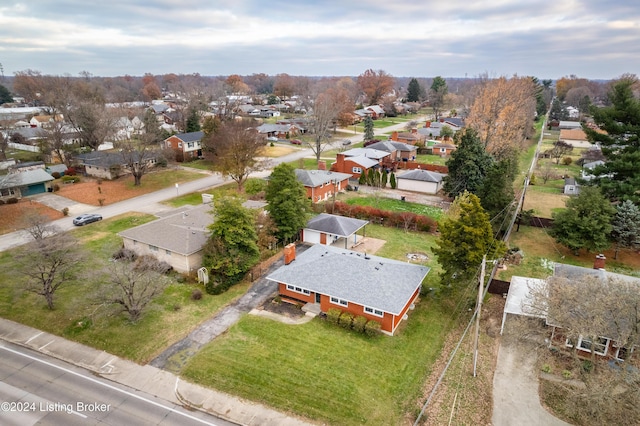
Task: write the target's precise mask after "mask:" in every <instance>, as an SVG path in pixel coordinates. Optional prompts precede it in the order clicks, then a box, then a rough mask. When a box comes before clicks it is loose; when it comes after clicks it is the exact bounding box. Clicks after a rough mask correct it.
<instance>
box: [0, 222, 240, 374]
mask: <svg viewBox="0 0 640 426" xmlns="http://www.w3.org/2000/svg"><path fill="white" fill-rule="evenodd" d="M153 219H155V217H154V216H151V215H141V214H130V215H125V216H121V217H117V218H113V219H109V220H104V221H101V222H97V223H94V224H91V225H90V226H86V227H82V228H79V229H77V230H74V231H72V233H73V235H75V236H76V237H77V238H78V239H79V240H80V243H81V245H82V249H83V251H84V253H85V255H86V260H85V261H84V263H83V268H82V278H78V279H77V280H75V281H73V282H69V283H68V284H67V285H63V286H62V287H61V288H60V289H59V290H58V291H57V292H56V294H55V309H54V310H49V309H48V308H47V307H46V303H45V300H44V298H43V297H42V296H38V295H36V294H34V293H30V292H26V291H24V290H23V288H24V287H23V283H24V280H25V279H26V277H24V276H22V275H20V274H19V273H18V272H16V271H17V265H16V262H15V260H14V259H13V257H12V252H3V253H1V254H0V282H2V283H3V285H2V286H1V287H0V316H2V317H3V318H7V319H10V320H12V321H16V322H19V323H22V324H25V325H29V326H32V327H35V328H37V329H40V330H44V331H47V332H49V333H53V334H56V335H60V336H63V337H65V338H68V339H71V340H74V341H77V342H80V343H83V344H86V345H88V346H91V347H94V348H97V349H102V350H105V351H107V352H109V353H113V354H114V355H118V356H121V357H124V358H127V359H130V360H132V361H135V362H139V363H145V362H148V361H149V360H150V359H152V358H153V357H154V356H156V355H158V354H159V353H160V352H161V351H162V350H163V349H165V348H166V347H167V346H168V345H170V344H172V343H174V342H176V341H178V340H179V339H180V338H182V337H184V336H185V335H186V334H188V333H189V331H191V330H192V329H193V328H194V327H195V326H196V325H197V324H199V323H200V322H202V321H204V320H205V319H207V318H209V317H210V316H211V314H212V313H213V312H215V311H216V310H218V309H220V307H222V306H223V305H225V304H227V303H229V302H230V301H231V300H233V299H235V298H237V297H239V296H240V295H241V294H243V293H244V292H245V291H246V290H247V288H248V284H241V285H238V286H235V287H233V288H231V290H229V291H228V292H226V293H224V294H222V295H219V296H210V295H207V294H206V293H205V294H204V295H203V298H202V299H201V300H198V301H194V300H191V293H192V291H193V290H194V289H195V288H200V289H201V290H202V291H203V293H204V289H203V288H202V286H198V285H196V284H180V283H179V282H178V281H177V279H175V278H174V279H173V280H172V284H170V285H169V287H168V288H167V289H166V290H165V291H164V293H163V294H162V295H160V296H159V297H158V298H157V299H156V300H155V301H154V302H153V303H152V304H151V305H150V307H149V310H148V311H147V312H146V314H144V316H143V317H142V319H141V320H140V321H139V322H137V323H135V324H132V323H131V322H130V321H129V320H128V318H127V317H126V316H125V315H124V314H120V313H117V312H116V311H114V309H113V306H108V305H105V304H103V302H104V301H102V300H96V299H95V297H94V295H95V294H96V290H97V288H98V287H99V286H101V285H104V282H105V281H106V280H107V279H108V278H107V277H105V275H104V274H103V273H102V272H100V270H101V269H102V268H103V267H104V266H106V265H108V264H109V260H108V259H109V258H110V257H111V255H112V254H113V253H114V252H115V251H116V250H117V249H118V248H120V247H121V245H122V240H121V239H120V237H118V236H117V235H116V233H117V232H120V231H122V230H124V229H127V228H130V227H132V226H137V225H140V224H143V223H146V222H148V221H150V220H153ZM18 250H19V249H18ZM158 330H162V332H161V333H158Z"/></svg>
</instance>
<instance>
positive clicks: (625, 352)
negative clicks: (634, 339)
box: [613, 344, 633, 361]
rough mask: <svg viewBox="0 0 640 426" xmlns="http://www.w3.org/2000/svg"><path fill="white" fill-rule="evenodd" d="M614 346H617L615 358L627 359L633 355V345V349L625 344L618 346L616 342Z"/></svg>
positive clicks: (619, 359)
mask: <svg viewBox="0 0 640 426" xmlns="http://www.w3.org/2000/svg"><path fill="white" fill-rule="evenodd" d="M613 346H614V347H616V348H617V349H616V355H615V358H616V359H617V360H618V361H626V360H627V359H629V355H631V352H633V347H631V349H628V348H626V347H624V346H616V345H615V344H614V345H613Z"/></svg>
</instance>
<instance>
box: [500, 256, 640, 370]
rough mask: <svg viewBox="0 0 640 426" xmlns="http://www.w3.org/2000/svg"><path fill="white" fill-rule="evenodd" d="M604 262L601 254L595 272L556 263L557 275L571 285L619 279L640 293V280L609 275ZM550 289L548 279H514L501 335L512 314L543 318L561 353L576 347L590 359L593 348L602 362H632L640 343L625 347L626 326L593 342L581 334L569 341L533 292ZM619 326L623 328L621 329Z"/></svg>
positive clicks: (611, 326) (612, 329)
mask: <svg viewBox="0 0 640 426" xmlns="http://www.w3.org/2000/svg"><path fill="white" fill-rule="evenodd" d="M604 262H605V257H604V256H603V255H598V256H597V257H596V260H595V262H594V268H593V269H590V268H584V267H581V266H573V265H565V264H556V265H555V267H554V273H553V275H554V276H559V277H563V278H567V279H569V280H570V282H571V283H576V285H578V284H579V282H580V278H581V277H584V276H594V277H597V278H599V279H601V280H602V282H603V285H606V280H607V278H615V279H616V280H619V281H618V284H617V285H620V283H623V285H633V286H638V291H640V278H635V277H631V276H628V275H621V274H615V273H611V272H607V271H605V270H604V269H603V267H604ZM547 287H548V286H547V284H546V280H543V279H537V278H528V277H518V276H513V277H512V278H511V283H510V285H509V292H508V293H507V300H506V303H505V308H504V313H503V317H502V329H501V331H500V333H502V331H503V329H504V323H505V321H506V318H507V315H508V314H510V315H521V316H527V317H532V318H539V319H540V320H541V321H544V323H545V325H546V326H547V327H548V328H549V329H550V332H551V336H550V338H549V347H555V348H557V349H560V350H572V349H573V348H574V346H575V349H576V350H577V354H578V355H579V356H581V357H583V358H588V357H590V356H591V350H592V348H593V352H594V354H595V355H596V356H597V357H598V358H600V359H604V360H615V361H618V362H622V361H626V360H627V359H629V357H630V356H631V354H632V353H633V352H634V350H635V349H636V346H637V345H638V344H640V342H639V341H636V342H635V343H634V344H632V345H631V347H629V346H630V345H629V344H627V345H626V346H625V345H623V344H620V343H619V342H620V341H621V340H620V338H619V331H620V330H623V329H624V327H622V326H623V325H624V324H613V323H611V324H609V325H608V326H607V325H603V328H602V330H601V334H600V333H599V334H600V336H599V337H598V338H597V339H594V340H595V341H591V340H590V339H588V338H586V337H584V336H582V335H580V336H579V337H578V338H577V340H575V339H574V340H571V339H569V338H567V332H566V331H565V330H564V329H563V326H562V324H559V323H558V321H556V320H554V318H553V313H552V312H550V311H547V310H546V309H545V311H541V309H539V308H536V307H535V306H536V302H535V301H534V296H533V292H534V291H540V289H546V291H550V290H549V289H548V288H547ZM557 309H563V310H567V309H571V310H575V309H579V307H573V306H565V305H563V306H560V307H558V308H557ZM556 312H557V310H556ZM567 312H571V311H567ZM619 327H622V328H621V329H619Z"/></svg>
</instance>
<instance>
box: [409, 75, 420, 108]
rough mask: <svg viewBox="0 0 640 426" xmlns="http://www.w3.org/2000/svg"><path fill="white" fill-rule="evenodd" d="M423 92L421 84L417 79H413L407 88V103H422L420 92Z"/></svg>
mask: <svg viewBox="0 0 640 426" xmlns="http://www.w3.org/2000/svg"><path fill="white" fill-rule="evenodd" d="M421 91H422V89H421V87H420V83H418V80H416V79H415V78H412V79H411V81H409V86H407V102H418V101H420V92H421Z"/></svg>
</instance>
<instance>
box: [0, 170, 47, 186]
mask: <svg viewBox="0 0 640 426" xmlns="http://www.w3.org/2000/svg"><path fill="white" fill-rule="evenodd" d="M52 180H54V179H53V177H52V176H51V175H50V174H49V173H47V172H46V171H45V170H44V169H36V170H27V171H24V172H17V173H9V174H8V175H5V176H1V177H0V188H16V187H19V186H28V185H35V184H37V183H43V182H49V181H52Z"/></svg>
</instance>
